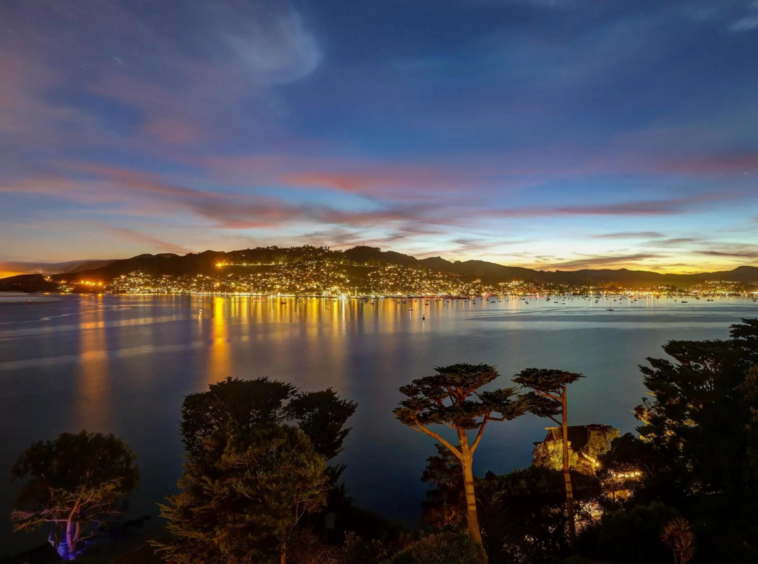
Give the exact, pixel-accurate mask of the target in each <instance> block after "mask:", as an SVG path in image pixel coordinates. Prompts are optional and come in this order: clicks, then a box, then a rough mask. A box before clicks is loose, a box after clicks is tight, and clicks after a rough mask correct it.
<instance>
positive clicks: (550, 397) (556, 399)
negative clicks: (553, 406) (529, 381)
mask: <svg viewBox="0 0 758 564" xmlns="http://www.w3.org/2000/svg"><path fill="white" fill-rule="evenodd" d="M534 393H536V394H537V395H538V396H542V397H543V398H549V399H551V400H553V401H561V396H551V395H550V394H548V393H547V392H540V391H539V390H534Z"/></svg>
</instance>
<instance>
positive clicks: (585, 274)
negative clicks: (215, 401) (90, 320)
mask: <svg viewBox="0 0 758 564" xmlns="http://www.w3.org/2000/svg"><path fill="white" fill-rule="evenodd" d="M304 260H316V261H331V262H334V263H339V264H342V265H344V264H354V265H363V266H376V267H379V266H387V265H400V266H405V267H408V268H416V269H428V270H432V271H435V272H442V273H445V274H450V275H454V276H459V277H463V278H465V279H480V280H482V282H483V283H486V284H496V283H499V282H510V281H514V280H523V281H529V282H539V283H556V284H571V285H581V284H605V285H610V284H614V283H615V284H619V285H624V286H627V287H634V286H651V285H660V286H664V285H672V286H678V287H687V286H690V285H693V284H697V283H702V282H705V281H715V280H722V281H729V282H739V283H747V284H751V283H758V267H754V266H740V267H738V268H735V269H734V270H730V271H724V272H703V273H698V274H661V273H658V272H650V271H644V270H628V269H625V268H624V269H618V270H612V269H602V270H590V269H585V270H576V271H560V270H556V271H544V270H533V269H530V268H523V267H517V266H505V265H501V264H496V263H493V262H487V261H482V260H467V261H454V262H453V261H449V260H447V259H444V258H442V257H430V258H424V259H418V258H416V257H413V256H411V255H406V254H403V253H398V252H395V251H382V250H381V249H380V248H378V247H368V246H358V247H353V248H352V249H348V250H345V251H335V250H331V249H327V248H322V247H310V246H305V247H259V248H255V249H244V250H239V251H229V252H220V251H205V252H202V253H190V254H187V255H184V256H180V255H176V254H172V253H162V254H156V255H151V254H142V255H138V256H135V257H132V258H128V259H122V260H113V261H102V262H103V264H96V265H95V266H96V267H95V268H91V266H93V265H92V263H87V262H83V264H81V265H79V264H77V265H76V267H74V268H71V267H69V268H68V269H66V271H64V272H61V273H58V274H55V275H53V276H52V277H51V279H52V281H54V282H45V280H44V277H42V276H40V275H22V276H15V277H11V278H6V279H3V280H0V290H18V289H21V288H22V287H27V286H28V287H31V288H34V289H37V290H39V289H43V288H49V287H50V286H49V285H50V284H52V285H55V283H56V282H63V281H65V282H77V281H81V280H88V279H89V280H99V281H103V282H106V283H107V282H110V281H112V280H113V279H115V278H117V277H119V276H121V275H125V274H129V273H131V272H135V271H141V272H144V273H145V274H150V275H159V276H160V275H172V276H183V275H196V274H206V275H216V274H218V273H219V270H218V266H217V265H218V264H220V263H221V264H224V265H225V266H226V267H228V268H230V269H231V270H230V272H234V269H235V265H238V266H239V265H245V266H256V267H261V266H265V265H282V264H287V263H294V262H298V261H304ZM67 266H68V265H67ZM72 266H73V265H72Z"/></svg>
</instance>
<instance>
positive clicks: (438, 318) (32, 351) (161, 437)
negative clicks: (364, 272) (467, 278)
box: [0, 296, 758, 552]
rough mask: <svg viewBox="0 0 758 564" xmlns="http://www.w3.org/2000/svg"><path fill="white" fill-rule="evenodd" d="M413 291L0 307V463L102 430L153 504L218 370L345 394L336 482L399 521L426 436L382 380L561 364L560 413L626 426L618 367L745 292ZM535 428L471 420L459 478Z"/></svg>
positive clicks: (686, 331) (721, 332)
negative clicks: (452, 366) (627, 297)
mask: <svg viewBox="0 0 758 564" xmlns="http://www.w3.org/2000/svg"><path fill="white" fill-rule="evenodd" d="M281 302H284V303H281ZM425 303H426V300H407V301H406V302H405V303H403V301H402V300H398V301H394V300H377V301H376V302H375V303H374V304H372V303H371V302H370V301H356V300H317V299H300V300H296V299H292V298H289V299H283V300H281V299H268V298H266V299H254V298H221V297H206V298H187V297H163V298H154V297H111V296H100V297H84V296H81V297H79V296H71V297H67V298H65V299H63V300H61V301H59V302H45V303H35V304H32V305H28V304H21V303H20V304H2V305H0V384H2V385H0V424H1V425H2V428H3V430H4V433H3V434H2V439H0V441H1V442H0V470H2V471H7V469H9V468H10V465H11V463H12V461H13V459H14V458H15V456H17V455H18V453H19V452H20V451H21V450H22V449H23V448H24V447H26V446H27V445H28V444H30V443H31V442H32V441H34V440H38V439H45V438H52V437H55V436H56V435H57V434H58V433H60V432H63V431H79V430H81V429H82V428H86V429H88V430H92V431H103V432H113V433H115V434H116V435H117V436H119V437H121V438H123V439H124V440H125V441H126V442H127V443H129V444H130V446H131V447H132V448H133V450H134V451H135V452H136V453H137V455H138V457H139V464H140V467H141V470H142V476H143V479H142V483H141V486H140V490H139V492H138V493H137V495H136V496H134V499H133V504H132V512H133V513H134V514H142V513H151V514H154V513H155V512H156V511H155V502H156V501H158V500H160V499H161V498H162V497H164V496H165V495H167V494H170V493H172V492H173V491H174V490H175V482H176V478H177V477H178V475H179V473H180V471H181V454H182V450H181V442H180V440H179V434H178V422H179V418H180V412H179V409H180V406H181V402H182V400H183V398H184V396H186V395H187V394H189V393H192V392H196V391H201V390H203V389H205V388H207V385H208V384H209V383H213V382H217V381H219V380H221V379H223V378H225V377H226V376H238V377H242V378H253V377H257V376H269V377H271V378H279V379H282V380H286V381H289V382H292V383H294V384H296V385H298V386H300V387H302V388H303V389H307V390H317V389H323V388H326V387H333V388H334V389H335V390H337V391H338V392H339V393H340V394H341V395H343V396H345V397H348V398H350V399H353V400H356V401H357V402H358V403H359V404H360V406H359V408H358V412H357V414H356V415H355V417H354V418H353V419H352V420H351V421H350V424H351V425H352V427H353V429H354V430H353V432H352V434H351V435H350V437H349V439H348V441H347V445H346V449H345V452H344V454H343V457H342V462H345V463H346V464H348V470H347V472H346V475H345V476H346V480H347V484H348V487H349V488H350V491H351V494H352V495H353V496H354V497H355V498H356V499H357V500H358V502H359V503H360V504H361V505H362V506H364V507H366V508H369V509H373V510H376V511H379V512H381V513H383V514H385V515H388V516H391V517H395V518H398V519H404V520H406V521H409V522H412V521H413V520H414V519H416V518H417V516H418V504H419V502H420V500H421V498H422V497H423V485H422V484H421V483H420V482H419V478H420V475H421V472H422V470H423V467H424V465H425V459H426V458H427V457H428V456H429V455H431V454H432V453H433V451H434V447H433V444H432V443H431V441H430V440H428V439H427V437H425V436H423V435H421V434H420V433H414V432H413V431H412V430H410V429H408V428H407V427H404V426H403V425H401V424H399V423H397V422H396V421H395V420H394V418H393V416H392V409H393V407H395V405H396V404H397V402H398V400H399V399H400V396H399V393H398V392H397V388H398V386H400V385H402V384H405V383H408V382H409V381H410V380H411V379H413V378H417V377H420V376H424V375H427V374H428V373H430V372H431V370H432V368H433V367H434V366H436V365H441V364H448V363H453V362H487V363H491V364H495V365H497V366H498V367H499V369H500V371H501V373H502V374H503V376H504V377H503V379H502V385H506V384H507V383H508V380H509V378H510V376H511V375H512V374H514V373H515V372H517V371H518V370H520V369H522V368H525V367H528V366H537V367H556V368H564V369H567V370H575V371H580V372H583V373H585V374H586V375H587V379H586V380H583V381H580V382H579V383H577V384H575V385H574V386H573V387H572V389H571V390H570V402H571V414H570V420H571V423H575V424H582V423H609V424H612V425H616V426H619V427H621V428H622V430H624V431H627V430H632V429H633V427H634V419H633V417H632V414H631V409H632V408H633V407H634V406H635V405H636V404H637V403H638V402H639V399H640V397H641V396H642V395H643V393H644V390H643V387H642V384H641V378H640V377H639V376H638V371H637V368H636V367H637V365H638V364H640V363H642V362H644V359H645V357H646V356H650V355H659V354H660V352H659V351H660V345H662V344H663V343H665V342H666V341H668V340H669V339H674V338H684V339H704V338H725V337H726V336H727V331H728V326H729V325H730V324H731V323H735V322H737V321H739V319H740V318H741V317H751V316H752V317H755V316H758V306H756V304H754V303H752V302H751V301H749V300H740V299H729V300H727V299H722V300H718V301H717V302H715V303H705V302H696V303H689V304H681V303H678V302H674V301H673V300H640V301H639V302H637V303H635V304H631V303H619V302H610V301H603V300H601V301H600V303H598V304H594V303H593V301H589V302H588V301H582V300H568V301H567V303H566V305H562V304H558V305H554V304H547V303H546V302H545V301H544V300H539V301H535V300H530V304H529V305H526V304H525V302H524V301H521V300H505V299H504V300H503V301H502V302H496V303H494V304H493V303H489V301H483V300H477V303H476V305H473V304H472V303H470V302H467V301H460V302H459V301H451V302H444V301H442V300H430V301H429V305H428V306H426V305H425ZM608 307H613V308H614V310H615V311H613V312H607V311H606V309H607V308H608ZM411 308H412V310H411ZM422 316H425V317H426V319H425V320H422ZM546 425H547V424H546V422H544V421H540V420H538V419H535V418H532V417H524V418H521V419H519V420H517V421H514V422H511V423H505V424H500V425H497V426H495V425H493V426H492V428H488V430H487V433H486V434H485V438H484V441H483V444H482V448H481V449H479V450H478V452H477V457H478V459H477V468H476V470H477V472H478V473H484V472H485V471H487V470H493V471H495V472H506V471H509V470H511V469H512V468H514V467H522V466H525V465H527V464H529V462H530V453H531V447H532V442H533V441H536V440H539V439H540V438H541V437H542V435H543V428H544V427H545V426H546ZM15 491H16V485H15V484H14V485H12V486H10V485H6V486H3V487H2V488H0V546H2V547H4V549H5V550H8V551H14V550H18V549H21V548H24V547H26V546H30V545H33V544H34V543H35V542H38V541H39V540H40V538H41V537H34V536H27V535H21V534H18V535H11V534H10V524H9V522H8V520H7V515H8V514H9V512H10V509H11V506H12V499H13V496H14V495H15ZM43 537H44V535H42V538H43ZM5 547H10V548H5ZM0 552H2V551H0Z"/></svg>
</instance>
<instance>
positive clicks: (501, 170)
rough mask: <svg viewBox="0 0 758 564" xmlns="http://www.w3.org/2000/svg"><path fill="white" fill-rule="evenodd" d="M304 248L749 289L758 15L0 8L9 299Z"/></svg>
mask: <svg viewBox="0 0 758 564" xmlns="http://www.w3.org/2000/svg"><path fill="white" fill-rule="evenodd" d="M305 243H309V244H318V245H321V244H323V245H329V246H332V247H336V248H346V247H349V246H353V245H356V244H361V243H365V244H367V245H372V246H379V247H382V248H384V249H390V248H391V249H393V250H398V251H402V252H407V253H410V254H413V255H416V256H418V257H423V256H432V255H442V256H444V257H446V258H449V259H460V260H464V259H470V258H479V259H483V260H489V261H493V262H499V263H503V264H512V265H523V266H530V267H535V268H541V269H556V268H559V269H566V270H569V269H577V268H586V267H590V268H605V267H608V268H619V267H631V268H644V269H656V270H660V271H674V272H687V271H693V270H716V269H727V268H733V267H735V266H738V265H741V264H752V265H757V264H758V2H757V1H755V0H718V1H714V0H702V1H701V0H688V1H686V2H685V1H681V0H670V1H667V0H458V1H452V0H430V1H425V0H404V1H401V0H344V1H337V0H328V1H327V0H312V1H306V0H303V1H294V2H289V3H288V2H284V1H282V0H276V1H270V2H266V1H257V0H247V1H241V0H240V1H236V0H231V1H227V0H213V1H210V0H202V1H193V0H151V1H141V0H102V1H91V0H44V1H40V0H26V1H17V0H3V1H2V2H0V276H3V275H9V274H10V273H13V272H22V271H28V270H33V269H35V268H37V263H39V262H61V261H67V260H74V259H85V258H87V259H90V258H123V257H127V256H132V255H136V254H140V253H143V252H153V253H156V252H176V253H185V252H189V251H202V250H205V249H208V248H211V249H215V250H231V249H238V248H245V247H250V246H258V245H271V244H277V245H299V244H305Z"/></svg>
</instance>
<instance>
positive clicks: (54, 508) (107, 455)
mask: <svg viewBox="0 0 758 564" xmlns="http://www.w3.org/2000/svg"><path fill="white" fill-rule="evenodd" d="M135 458H136V457H135V456H134V454H132V451H131V450H129V447H128V446H126V444H124V443H123V442H122V441H120V440H119V439H117V438H116V437H114V436H113V435H102V434H100V433H88V432H87V431H82V432H80V433H78V434H75V435H74V434H71V433H63V434H61V435H60V436H59V437H58V438H57V439H55V440H53V441H39V442H36V443H33V444H32V445H31V446H30V447H29V448H27V449H26V450H25V451H24V452H23V453H22V454H21V456H19V458H18V460H16V462H15V463H14V464H13V467H12V469H11V471H12V473H13V476H14V477H15V478H17V479H24V478H27V477H28V478H29V481H28V482H27V483H26V484H25V485H24V486H23V488H22V489H21V491H20V492H19V495H18V498H17V499H16V508H15V510H14V511H13V513H12V514H11V519H12V521H13V524H14V530H16V531H33V530H35V529H38V528H39V527H41V526H43V525H44V524H46V523H51V524H52V526H53V529H52V531H51V533H50V539H49V540H50V542H51V544H52V545H53V546H54V547H55V548H56V550H57V551H58V553H59V554H60V555H61V557H62V558H63V559H64V560H74V559H75V558H76V557H77V556H78V555H80V554H81V553H82V552H83V546H84V545H85V544H86V543H87V541H88V540H90V539H92V538H93V537H95V536H96V535H98V534H99V533H100V532H101V531H102V530H103V528H104V526H105V525H106V524H107V520H108V519H109V518H112V517H113V516H114V515H116V514H118V513H119V511H118V509H117V504H118V502H119V500H122V499H123V498H125V497H127V496H128V495H129V494H130V493H131V492H132V491H133V490H134V488H135V487H136V485H137V482H138V481H139V470H138V468H137V466H136V465H135V464H134V460H135Z"/></svg>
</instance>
